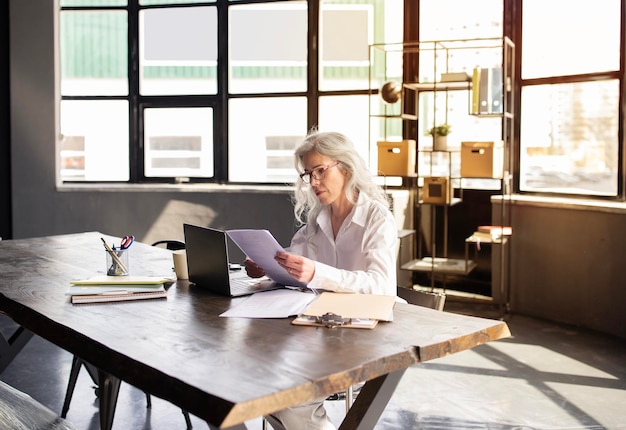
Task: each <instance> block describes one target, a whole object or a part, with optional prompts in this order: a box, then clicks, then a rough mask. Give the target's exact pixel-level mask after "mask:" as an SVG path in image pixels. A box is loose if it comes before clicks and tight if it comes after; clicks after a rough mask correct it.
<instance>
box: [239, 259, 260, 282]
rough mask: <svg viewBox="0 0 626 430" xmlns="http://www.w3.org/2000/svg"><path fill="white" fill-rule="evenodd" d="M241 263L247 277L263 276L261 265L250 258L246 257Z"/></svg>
mask: <svg viewBox="0 0 626 430" xmlns="http://www.w3.org/2000/svg"><path fill="white" fill-rule="evenodd" d="M243 265H244V267H245V268H246V273H247V274H248V276H249V277H251V278H260V277H262V276H265V270H263V269H262V268H261V266H259V265H258V264H256V263H255V262H254V261H252V260H251V259H249V258H247V257H246V261H244V263H243Z"/></svg>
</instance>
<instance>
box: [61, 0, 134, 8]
mask: <svg viewBox="0 0 626 430" xmlns="http://www.w3.org/2000/svg"><path fill="white" fill-rule="evenodd" d="M60 4H61V7H70V6H75V7H84V6H94V7H102V6H126V5H127V4H128V1H127V0H61V2H60Z"/></svg>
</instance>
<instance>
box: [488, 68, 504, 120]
mask: <svg viewBox="0 0 626 430" xmlns="http://www.w3.org/2000/svg"><path fill="white" fill-rule="evenodd" d="M489 70H490V72H491V73H490V75H491V76H490V77H489V78H490V81H491V113H503V111H504V109H503V108H504V106H503V102H504V101H503V98H502V68H501V67H493V68H491V69H489Z"/></svg>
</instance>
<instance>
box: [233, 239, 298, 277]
mask: <svg viewBox="0 0 626 430" xmlns="http://www.w3.org/2000/svg"><path fill="white" fill-rule="evenodd" d="M226 234H228V236H229V237H230V238H231V239H232V240H233V242H235V244H236V245H237V246H238V247H239V248H240V249H241V250H242V251H243V253H244V254H246V255H247V256H248V257H249V258H251V259H252V260H253V261H254V262H255V263H256V264H258V265H259V266H261V267H262V268H263V270H265V274H266V275H267V277H268V278H270V279H271V280H272V281H274V282H277V283H279V284H283V285H289V286H295V287H306V285H307V284H306V282H300V281H298V280H297V279H295V278H293V277H292V276H291V275H290V274H289V273H287V271H286V270H285V269H284V268H283V267H282V266H281V265H280V264H278V263H277V262H276V260H275V259H274V256H275V255H276V253H277V252H284V251H285V250H284V248H283V247H282V246H281V245H280V244H279V243H278V241H277V240H276V239H275V238H274V236H272V233H270V232H269V231H267V230H245V229H244V230H227V231H226Z"/></svg>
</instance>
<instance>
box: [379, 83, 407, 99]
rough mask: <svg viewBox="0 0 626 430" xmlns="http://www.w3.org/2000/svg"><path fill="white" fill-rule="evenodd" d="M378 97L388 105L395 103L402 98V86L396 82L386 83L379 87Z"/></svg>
mask: <svg viewBox="0 0 626 430" xmlns="http://www.w3.org/2000/svg"><path fill="white" fill-rule="evenodd" d="M380 97H381V98H382V99H383V100H384V101H385V102H386V103H389V104H393V103H396V102H397V101H398V100H400V98H401V97H402V84H401V83H400V82H397V81H387V82H385V83H384V84H383V86H382V87H380Z"/></svg>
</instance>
